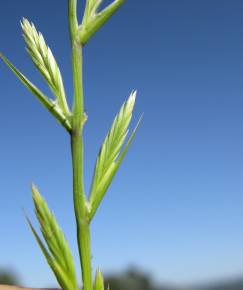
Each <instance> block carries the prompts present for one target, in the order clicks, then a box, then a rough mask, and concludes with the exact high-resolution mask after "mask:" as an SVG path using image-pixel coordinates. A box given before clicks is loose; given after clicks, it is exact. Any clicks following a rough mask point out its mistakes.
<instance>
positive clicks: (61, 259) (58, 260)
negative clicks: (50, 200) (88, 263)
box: [28, 186, 78, 290]
mask: <svg viewBox="0 0 243 290" xmlns="http://www.w3.org/2000/svg"><path fill="white" fill-rule="evenodd" d="M32 197H33V201H34V205H35V212H36V216H37V218H38V221H39V224H40V229H41V232H42V235H43V237H44V239H45V242H46V244H47V246H48V249H49V252H48V250H47V249H46V248H45V246H44V244H43V243H42V242H41V239H40V238H39V236H38V234H37V233H36V231H35V230H34V228H33V226H32V225H31V223H30V222H29V220H28V223H29V225H30V227H31V230H32V232H33V234H34V236H35V238H36V240H37V242H38V244H39V246H40V248H41V250H42V252H43V254H44V255H45V257H46V259H47V261H48V263H49V265H50V267H51V268H52V270H53V272H54V273H55V275H56V277H57V280H58V282H59V283H60V286H61V287H62V289H64V290H78V285H77V280H76V274H75V267H74V262H73V257H72V254H71V251H70V249H69V246H68V243H67V241H66V239H65V237H64V234H63V232H62V230H61V229H60V227H59V226H58V223H57V221H56V219H55V216H54V215H53V213H52V212H51V211H50V210H49V208H48V206H47V204H46V202H45V200H44V199H43V198H42V196H41V195H40V193H39V192H38V190H37V188H36V187H35V186H32Z"/></svg>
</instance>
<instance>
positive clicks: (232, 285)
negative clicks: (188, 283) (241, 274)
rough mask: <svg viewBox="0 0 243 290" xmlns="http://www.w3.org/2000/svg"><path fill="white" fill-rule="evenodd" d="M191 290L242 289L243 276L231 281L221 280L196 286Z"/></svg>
mask: <svg viewBox="0 0 243 290" xmlns="http://www.w3.org/2000/svg"><path fill="white" fill-rule="evenodd" d="M191 290H243V278H242V279H238V280H232V281H229V280H228V281H223V282H218V283H213V284H211V285H207V286H203V287H197V288H194V289H191Z"/></svg>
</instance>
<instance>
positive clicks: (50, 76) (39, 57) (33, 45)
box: [21, 18, 70, 116]
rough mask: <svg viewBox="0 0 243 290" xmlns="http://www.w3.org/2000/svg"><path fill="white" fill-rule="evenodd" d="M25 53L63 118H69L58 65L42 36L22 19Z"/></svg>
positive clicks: (32, 25) (31, 24)
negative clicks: (43, 81)
mask: <svg viewBox="0 0 243 290" xmlns="http://www.w3.org/2000/svg"><path fill="white" fill-rule="evenodd" d="M21 27H22V30H23V36H24V40H25V43H26V46H27V51H28V53H29V55H30V57H31V59H32V61H33V63H34V64H35V66H36V68H37V69H38V70H39V72H40V73H41V74H42V76H43V77H44V78H45V80H46V81H47V83H48V85H49V87H50V89H51V90H52V92H53V94H54V95H55V96H56V98H57V103H58V105H59V106H60V108H61V109H62V111H63V114H64V115H65V116H69V115H70V112H69V108H68V104H67V101H66V96H65V90H64V85H63V81H62V75H61V72H60V69H59V67H58V64H57V62H56V60H55V58H54V56H53V54H52V52H51V49H50V48H49V47H48V46H47V44H46V42H45V39H44V37H43V35H42V34H41V33H40V32H38V31H37V30H36V28H35V26H34V24H33V23H30V22H29V21H28V20H27V19H25V18H23V20H22V22H21Z"/></svg>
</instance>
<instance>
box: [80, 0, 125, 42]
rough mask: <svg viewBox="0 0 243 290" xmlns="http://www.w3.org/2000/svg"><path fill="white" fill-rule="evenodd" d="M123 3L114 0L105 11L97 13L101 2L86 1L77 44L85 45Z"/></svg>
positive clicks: (98, 0)
mask: <svg viewBox="0 0 243 290" xmlns="http://www.w3.org/2000/svg"><path fill="white" fill-rule="evenodd" d="M124 2H125V0H115V1H114V2H112V3H111V4H110V5H108V6H107V7H106V8H105V9H103V10H102V11H100V12H99V13H97V9H98V8H99V6H100V4H101V1H100V0H97V1H95V0H89V1H87V2H86V8H85V14H84V18H83V22H82V24H81V25H80V27H79V42H80V43H81V44H83V45H84V44H86V43H87V42H88V40H89V39H90V38H91V37H92V36H93V35H94V34H95V33H96V32H97V31H98V30H99V29H100V28H101V27H102V26H103V25H104V24H105V23H106V22H107V21H108V20H109V19H110V17H111V16H112V15H113V14H114V13H115V12H116V11H117V10H118V9H119V7H120V6H121V5H122V4H123V3H124Z"/></svg>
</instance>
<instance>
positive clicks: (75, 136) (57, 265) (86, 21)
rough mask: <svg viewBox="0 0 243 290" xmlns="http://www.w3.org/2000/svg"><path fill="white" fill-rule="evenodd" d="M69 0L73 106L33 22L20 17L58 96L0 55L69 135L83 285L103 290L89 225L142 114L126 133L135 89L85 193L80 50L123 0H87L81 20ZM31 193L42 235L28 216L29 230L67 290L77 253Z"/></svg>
mask: <svg viewBox="0 0 243 290" xmlns="http://www.w3.org/2000/svg"><path fill="white" fill-rule="evenodd" d="M67 1H68V19H69V34H70V45H71V53H72V71H73V88H74V96H73V104H72V109H70V108H69V105H68V102H67V98H66V93H65V88H64V84H63V80H62V75H61V72H60V69H59V67H58V63H57V61H56V60H55V57H54V56H53V54H52V52H51V49H50V48H49V46H48V45H47V43H46V41H45V39H44V37H43V35H42V34H41V33H40V32H38V30H37V29H36V27H35V26H34V24H33V23H31V22H29V21H28V20H27V19H25V18H24V19H23V20H22V22H21V27H22V31H23V36H24V40H25V43H26V48H27V51H28V54H29V56H30V58H31V60H32V61H33V63H34V65H35V66H36V68H37V70H38V71H39V72H40V74H41V75H42V76H43V78H44V79H45V81H46V83H47V85H48V86H49V88H50V90H51V92H52V94H53V95H54V99H53V98H51V97H48V96H46V95H45V94H44V93H43V92H42V91H41V90H40V89H38V88H37V87H36V86H35V85H34V84H33V83H32V82H31V81H30V80H28V79H27V78H26V77H25V76H24V75H23V74H22V73H21V72H20V71H19V70H18V69H17V68H16V67H15V66H14V65H13V64H12V63H11V62H10V61H9V60H8V59H7V58H6V57H5V56H3V55H2V54H0V57H1V59H2V60H3V61H4V63H5V64H6V65H7V66H8V67H9V68H10V70H11V71H12V72H13V73H14V74H15V75H16V76H17V78H18V79H19V80H20V81H21V82H22V83H23V84H24V85H25V86H26V87H27V89H28V90H29V91H30V92H31V93H32V94H33V95H34V96H35V97H36V98H37V100H38V101H39V102H40V103H41V104H42V105H43V106H44V107H45V108H46V109H47V110H48V111H49V112H50V113H51V114H52V115H53V116H54V118H55V119H56V120H57V121H58V122H59V123H60V124H61V125H62V126H63V127H64V128H65V130H66V132H67V133H68V134H69V135H70V140H71V153H72V168H73V203H74V212H75V217H76V226H77V245H78V250H79V257H80V264H81V269H82V275H81V280H82V287H83V290H104V280H103V276H102V273H101V271H100V270H99V269H98V270H97V271H96V275H95V278H94V280H93V277H92V267H91V245H90V240H91V239H90V224H91V222H92V219H93V217H94V216H95V213H96V211H97V210H98V208H99V206H100V204H101V202H102V200H103V198H104V195H105V193H106V192H107V190H108V188H109V186H110V184H111V182H112V179H113V177H114V175H115V174H116V172H117V170H118V168H119V166H120V164H121V162H122V160H123V158H124V157H125V155H126V153H127V150H128V148H129V145H130V144H131V142H132V140H133V138H134V136H135V134H136V131H137V129H138V127H139V124H140V121H141V118H140V120H139V121H138V124H137V126H136V127H135V129H134V130H133V132H132V133H131V134H130V136H129V137H128V127H129V124H130V121H131V118H132V114H133V109H134V104H135V99H136V92H135V91H133V92H132V93H131V95H130V96H129V98H128V99H127V100H126V101H125V102H124V104H123V105H122V107H121V109H120V111H119V112H118V114H117V115H116V117H115V119H114V121H113V124H112V126H111V129H110V130H109V132H108V134H107V136H106V137H105V139H104V142H103V144H102V145H101V148H100V151H99V154H98V157H97V160H96V164H95V168H94V173H93V180H92V184H91V191H90V192H89V193H88V194H87V193H86V192H85V191H84V177H83V175H84V168H83V155H84V150H83V128H84V125H85V123H86V121H87V115H86V113H85V112H84V94H83V81H82V78H83V65H82V63H83V61H82V50H83V49H84V46H85V45H86V44H87V43H88V41H89V39H90V38H91V37H92V36H93V35H94V34H95V33H96V32H97V31H98V30H99V29H100V28H101V27H102V26H103V24H104V23H105V22H107V21H108V20H109V18H110V17H111V16H112V15H113V14H114V13H115V12H116V11H117V10H118V8H119V7H120V6H121V5H122V4H123V2H124V0H114V1H113V2H112V3H111V4H110V5H108V6H107V7H106V8H104V9H101V8H100V5H101V2H102V0H86V2H85V6H84V14H83V19H82V21H81V23H78V17H77V13H78V11H77V0H67ZM32 197H33V201H34V207H35V213H36V217H37V219H38V222H39V225H40V230H41V233H42V238H41V236H40V235H39V234H38V232H37V231H36V230H35V229H34V227H33V225H32V223H31V221H30V219H29V218H28V217H27V216H26V219H27V222H28V224H29V226H30V229H31V231H32V232H33V235H34V237H35V239H36V241H37V243H38V245H39V247H40V249H41V251H42V253H43V255H44V256H45V258H46V260H47V263H48V264H49V266H50V268H51V269H52V271H53V273H54V275H55V276H56V279H57V281H58V283H59V285H60V287H61V288H62V289H64V290H77V289H78V285H79V279H77V275H76V269H75V265H74V261H73V256H72V253H71V251H70V249H69V246H68V242H67V240H66V238H65V236H64V234H63V231H62V230H61V228H60V226H59V225H58V223H57V221H56V218H55V216H54V214H53V213H52V212H51V210H50V209H49V207H48V205H47V203H46V201H45V200H44V198H43V197H42V195H41V194H40V192H39V191H38V189H37V187H36V186H34V185H32Z"/></svg>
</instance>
